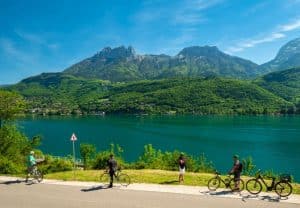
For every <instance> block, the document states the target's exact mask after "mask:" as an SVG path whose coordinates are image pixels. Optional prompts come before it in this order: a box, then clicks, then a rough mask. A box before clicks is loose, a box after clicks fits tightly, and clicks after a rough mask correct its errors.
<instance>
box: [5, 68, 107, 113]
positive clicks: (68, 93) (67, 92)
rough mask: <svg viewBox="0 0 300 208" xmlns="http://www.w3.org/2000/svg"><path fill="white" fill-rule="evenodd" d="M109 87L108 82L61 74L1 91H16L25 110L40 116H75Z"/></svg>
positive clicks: (48, 74) (47, 75)
mask: <svg viewBox="0 0 300 208" xmlns="http://www.w3.org/2000/svg"><path fill="white" fill-rule="evenodd" d="M110 87H111V84H110V83H109V82H105V81H101V80H93V79H89V80H87V79H85V78H79V77H74V76H72V75H66V74H63V73H42V74H40V75H38V76H34V77H30V78H27V79H24V80H22V81H21V82H19V83H18V84H16V85H13V86H9V87H7V88H5V89H8V90H13V91H17V92H19V93H20V94H21V95H23V96H24V97H25V98H26V100H27V102H28V106H29V111H30V112H34V113H42V114H58V113H59V114H71V113H75V114H78V113H80V112H81V111H85V108H84V107H82V108H81V107H80V106H89V105H92V103H93V102H94V100H97V99H98V98H100V97H101V96H103V93H104V92H106V91H107V90H108V89H109V88H110Z"/></svg>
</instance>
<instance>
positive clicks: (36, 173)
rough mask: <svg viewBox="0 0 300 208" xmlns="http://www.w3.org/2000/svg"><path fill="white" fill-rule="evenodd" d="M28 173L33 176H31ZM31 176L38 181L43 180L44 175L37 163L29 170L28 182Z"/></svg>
mask: <svg viewBox="0 0 300 208" xmlns="http://www.w3.org/2000/svg"><path fill="white" fill-rule="evenodd" d="M28 174H29V175H30V176H32V177H29V176H28ZM29 178H33V179H35V180H36V181H37V182H39V183H40V182H42V180H43V178H44V175H43V173H42V172H41V171H39V169H38V168H37V165H34V166H33V167H32V168H31V170H30V171H28V173H27V176H26V182H27V181H28V179H29Z"/></svg>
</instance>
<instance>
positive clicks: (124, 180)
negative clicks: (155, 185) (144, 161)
mask: <svg viewBox="0 0 300 208" xmlns="http://www.w3.org/2000/svg"><path fill="white" fill-rule="evenodd" d="M114 178H115V179H116V180H115V181H116V183H120V184H121V185H122V186H128V185H129V184H130V181H131V180H130V177H129V175H127V174H125V173H122V172H121V170H117V171H116V172H115V175H114ZM100 182H101V183H103V184H105V185H108V184H109V183H110V175H109V172H108V171H104V173H103V174H101V175H100Z"/></svg>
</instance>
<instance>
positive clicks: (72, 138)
mask: <svg viewBox="0 0 300 208" xmlns="http://www.w3.org/2000/svg"><path fill="white" fill-rule="evenodd" d="M71 141H73V142H74V141H77V137H76V135H75V134H74V133H73V134H72V136H71Z"/></svg>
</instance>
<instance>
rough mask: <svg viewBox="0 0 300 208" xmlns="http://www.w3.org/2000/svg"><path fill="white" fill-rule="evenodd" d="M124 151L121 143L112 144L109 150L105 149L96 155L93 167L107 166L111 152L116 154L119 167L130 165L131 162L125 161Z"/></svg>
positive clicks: (103, 167) (102, 167)
mask: <svg viewBox="0 0 300 208" xmlns="http://www.w3.org/2000/svg"><path fill="white" fill-rule="evenodd" d="M122 153H123V149H122V148H121V147H120V146H119V145H114V144H110V149H109V150H104V151H102V152H99V153H98V154H97V155H96V158H95V160H94V161H93V165H92V166H93V169H105V168H106V167H107V161H108V160H109V156H110V154H113V155H114V158H115V160H116V161H117V164H118V167H119V168H125V167H129V164H126V163H125V161H124V159H123V156H122Z"/></svg>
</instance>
